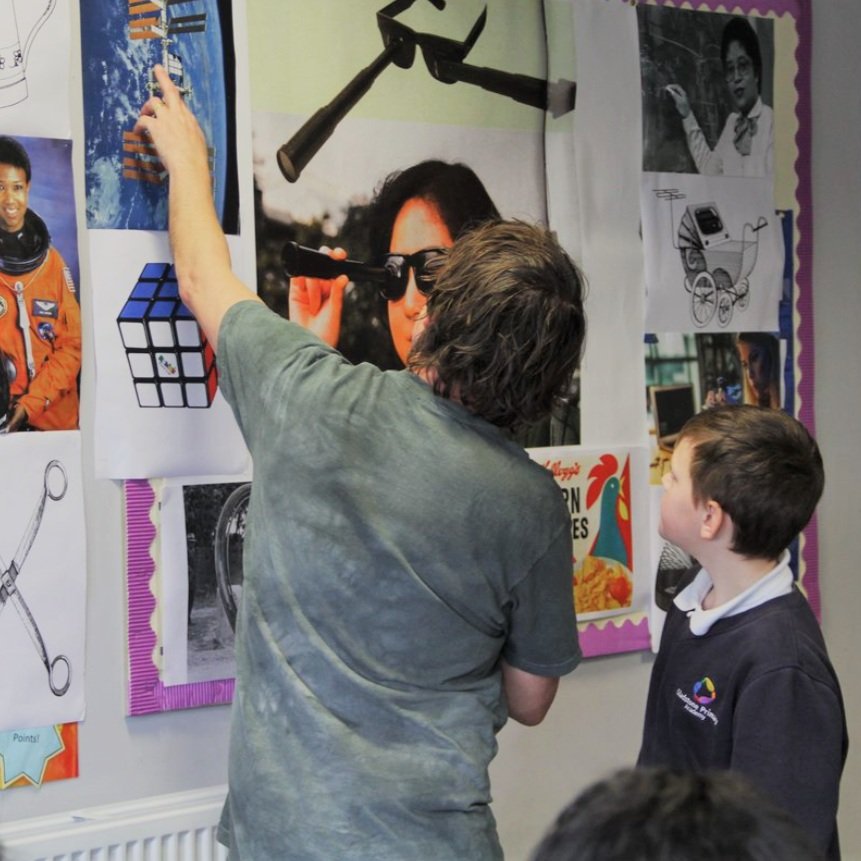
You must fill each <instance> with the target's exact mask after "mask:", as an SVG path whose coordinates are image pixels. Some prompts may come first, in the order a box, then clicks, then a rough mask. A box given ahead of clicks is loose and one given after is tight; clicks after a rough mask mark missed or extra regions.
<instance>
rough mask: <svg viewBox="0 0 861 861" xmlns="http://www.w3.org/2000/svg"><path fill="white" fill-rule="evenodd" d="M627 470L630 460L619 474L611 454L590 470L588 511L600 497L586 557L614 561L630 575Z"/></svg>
mask: <svg viewBox="0 0 861 861" xmlns="http://www.w3.org/2000/svg"><path fill="white" fill-rule="evenodd" d="M630 468H631V463H630V459H626V460H625V466H624V467H623V468H622V471H621V473H619V462H618V461H617V460H616V458H615V457H614V456H613V455H612V454H605V455H602V456H601V460H600V461H599V462H598V463H597V464H596V465H595V466H593V467H592V469H591V470H589V486H588V488H587V490H586V507H587V509H590V508H591V507H592V506H593V505H594V504H595V502H596V500H597V499H598V497H599V496H600V497H601V503H600V507H599V521H598V524H599V525H598V531H597V532H596V533H595V540H594V541H593V542H592V547H591V548H590V549H589V556H600V557H602V558H604V559H613V560H615V561H616V562H621V563H622V564H623V565H624V566H625V567H626V568H627V569H628V570H629V571H630V570H631V565H632V562H633V560H632V553H631V510H630V506H629V504H628V493H629V491H628V488H629V485H630ZM617 473H618V474H617Z"/></svg>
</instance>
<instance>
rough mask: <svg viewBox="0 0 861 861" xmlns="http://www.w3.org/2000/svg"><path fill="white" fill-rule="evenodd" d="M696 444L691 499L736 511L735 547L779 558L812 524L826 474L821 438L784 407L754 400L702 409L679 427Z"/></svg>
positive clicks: (750, 553) (733, 514) (759, 556)
mask: <svg viewBox="0 0 861 861" xmlns="http://www.w3.org/2000/svg"><path fill="white" fill-rule="evenodd" d="M683 439H687V440H688V441H689V442H690V443H691V444H692V445H693V452H692V456H691V484H692V486H693V494H694V501H695V502H697V503H704V502H707V501H708V500H710V499H713V500H714V501H715V502H717V503H718V504H719V505H720V506H721V508H722V509H723V510H724V511H725V512H726V513H727V514H728V515H729V516H730V518H732V522H733V528H734V533H733V544H732V547H731V549H732V550H733V551H734V552H736V553H739V554H741V555H742V556H747V557H750V558H756V559H777V558H778V557H779V556H780V554H781V553H782V552H783V550H785V549H786V547H788V546H789V544H790V543H791V542H792V540H793V539H794V538H795V536H796V535H798V533H799V532H800V531H801V530H802V529H803V528H804V527H805V526H806V525H807V523H808V521H809V520H810V518H811V517H812V516H813V512H814V510H815V509H816V504H817V503H818V502H819V498H820V496H822V489H823V487H824V485H825V474H824V471H823V467H822V455H821V454H820V452H819V447H818V446H817V444H816V441H815V440H814V439H813V437H812V436H811V435H810V433H808V431H807V429H806V428H805V427H804V425H803V424H801V422H799V421H797V420H796V419H794V418H792V417H791V416H789V415H787V414H786V413H785V412H783V411H782V410H775V409H767V408H764V407H754V406H749V405H734V406H721V407H715V408H714V409H707V410H703V411H702V412H700V413H697V415H695V416H694V417H693V418H692V419H690V420H689V421H688V422H687V423H686V424H685V426H684V427H683V428H682V431H681V433H680V434H679V440H680V441H681V440H683Z"/></svg>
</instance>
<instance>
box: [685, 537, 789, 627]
mask: <svg viewBox="0 0 861 861" xmlns="http://www.w3.org/2000/svg"><path fill="white" fill-rule="evenodd" d="M792 582H793V577H792V569H791V568H790V567H789V551H788V550H784V551H783V554H782V555H781V557H780V561H779V562H778V563H777V565H776V566H775V567H774V568H772V569H771V571H769V572H768V574H766V575H765V576H763V577H760V578H759V580H757V581H756V583H754V584H753V585H752V586H749V587H748V588H747V589H745V590H744V592H741V593H739V594H738V595H736V596H735V598H732V599H731V600H729V601H726V602H725V603H723V604H720V605H719V606H717V607H713V608H712V609H711V610H704V609H703V600H704V599H705V597H706V595H707V594H708V593H709V590H710V589H711V588H712V578H711V577H710V576H709V573H708V571H706V569H705V568H700V570H699V572H698V573H697V576H696V577H694V579H693V581H692V582H691V583H689V584H688V585H687V586H686V587H685V588H684V589H682V591H681V592H679V594H678V595H676V597H675V598H674V599H673V603H674V604H675V605H676V607H678V608H679V609H680V610H681V611H682V612H683V613H687V615H688V620H689V623H690V626H691V633H692V634H694V636H697V637H701V636H702V635H703V634H706V633H708V631H709V629H710V628H711V626H712V625H714V623H715V622H717V620H718V619H723V618H724V617H726V616H735V615H737V614H738V613H743V612H744V611H745V610H752V609H753V608H754V607H758V606H759V605H760V604H764V603H765V602H766V601H770V600H771V599H772V598H779V597H780V596H781V595H788V594H789V593H790V592H791V591H792Z"/></svg>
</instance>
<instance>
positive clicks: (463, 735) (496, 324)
mask: <svg viewBox="0 0 861 861" xmlns="http://www.w3.org/2000/svg"><path fill="white" fill-rule="evenodd" d="M156 76H157V79H158V81H159V84H160V86H161V88H162V98H158V97H154V98H152V99H150V100H149V101H148V102H147V103H146V105H144V107H143V109H142V111H141V117H140V119H139V120H138V130H139V131H145V132H147V133H148V134H149V135H150V136H151V138H152V140H153V142H154V144H155V145H156V147H157V149H158V151H159V154H160V156H161V158H162V160H163V162H164V164H165V167H166V168H167V170H168V171H169V173H170V236H171V243H172V247H173V252H174V259H175V264H176V270H177V275H178V278H179V284H180V290H181V294H182V298H183V301H184V302H185V303H186V304H187V305H188V307H189V308H190V309H191V311H192V312H193V313H194V315H195V317H196V318H197V320H198V322H199V323H200V325H201V327H202V329H203V331H204V333H205V334H206V336H207V338H208V339H209V341H210V343H212V344H215V345H216V346H217V354H218V358H219V363H220V367H221V372H222V374H221V377H222V389H223V392H224V395H225V397H226V398H227V400H228V402H229V403H230V405H231V407H232V408H233V411H234V414H235V416H236V418H237V421H238V423H239V425H240V428H241V430H242V432H243V435H244V438H245V440H246V442H247V444H248V447H249V450H250V451H251V454H252V457H253V460H254V470H255V478H254V482H253V486H252V499H251V509H250V513H249V531H248V534H247V535H246V545H245V554H246V555H245V563H244V568H245V580H244V589H243V597H242V605H241V608H240V613H239V620H238V625H237V688H236V697H235V702H234V708H233V720H232V727H231V742H230V778H229V797H228V800H227V802H226V804H225V810H224V815H223V818H222V829H221V832H220V838H221V839H222V840H223V841H224V842H225V843H227V844H228V845H229V846H230V851H231V856H230V857H231V859H233V861H236V859H268V858H278V859H303V861H308V859H321V861H323V859H325V861H331V859H336V858H337V859H339V861H340V859H367V861H371V859H373V861H399V859H408V858H409V859H413V858H415V859H423V861H424V859H429V861H430V859H434V861H435V859H451V861H456V859H470V861H473V859H478V861H482V859H486V861H496V859H500V858H501V857H502V852H501V848H500V846H499V841H498V838H497V836H496V828H495V823H494V821H493V816H492V815H491V813H490V808H489V803H490V789H489V784H488V776H487V768H488V764H489V762H490V760H491V759H492V757H493V756H494V754H495V752H496V741H495V734H496V732H497V731H498V730H499V729H500V727H501V726H502V725H503V723H504V722H505V720H506V718H507V717H509V716H510V717H513V718H514V719H515V720H518V721H520V722H522V723H525V724H528V725H533V724H536V723H538V722H540V721H541V720H542V719H543V718H544V715H545V714H546V712H547V710H548V708H549V707H550V705H551V703H552V701H553V698H554V696H555V693H556V688H557V684H558V679H559V676H561V675H563V674H564V673H567V672H570V671H571V670H573V669H574V667H575V666H576V665H577V663H578V662H579V660H580V650H579V647H578V644H577V633H576V626H575V619H574V610H573V601H572V594H571V538H570V525H569V518H568V515H567V512H566V509H565V506H564V504H563V502H562V498H561V495H560V494H559V492H558V489H557V487H556V485H555V483H554V481H553V479H552V477H551V476H550V475H549V473H547V472H546V471H545V470H543V469H542V468H541V467H539V466H538V465H536V464H535V463H533V462H532V461H531V460H530V459H529V458H528V457H527V456H526V454H525V452H524V451H523V450H522V449H521V448H519V447H518V446H517V445H515V444H514V443H513V442H512V441H511V440H510V438H509V434H508V431H509V430H510V429H511V428H513V427H516V426H518V425H520V424H522V423H526V422H530V421H534V420H536V419H538V418H540V417H541V416H543V415H545V414H546V413H547V412H548V411H549V409H550V406H551V403H552V400H553V398H554V396H556V395H557V394H558V393H559V392H560V390H562V389H563V387H564V386H565V385H566V384H567V381H568V379H569V378H570V375H571V373H572V371H573V369H574V367H575V366H576V364H577V362H578V360H579V357H580V352H581V346H582V340H583V336H584V327H585V323H584V317H583V308H582V285H581V278H580V275H579V272H578V271H577V269H576V267H575V266H574V265H573V264H572V262H571V261H570V260H569V258H568V257H567V255H566V254H565V253H564V251H562V249H561V248H560V247H559V245H558V243H557V242H556V241H555V239H554V238H553V237H552V235H551V234H550V233H549V232H548V231H546V230H544V229H542V228H538V227H533V226H530V225H526V224H524V223H522V222H503V221H497V222H491V223H487V224H485V225H482V226H479V227H477V228H475V229H474V230H473V231H471V232H470V233H468V234H467V235H466V236H465V237H463V238H462V239H459V240H458V241H457V242H455V243H454V246H453V247H452V248H451V250H450V251H448V252H447V253H446V254H444V255H440V257H441V258H442V259H439V260H437V265H438V271H434V272H433V273H432V275H433V279H432V280H433V289H432V291H431V292H430V296H429V297H428V303H427V313H426V314H425V315H423V316H422V318H421V319H420V320H417V322H416V326H415V329H414V333H413V348H412V352H411V354H410V357H409V362H408V368H407V370H405V371H397V372H384V371H381V370H379V369H377V368H374V367H372V366H369V365H360V366H353V365H351V364H350V363H349V362H347V361H346V360H345V359H344V358H343V357H342V356H340V354H338V353H337V351H335V350H334V349H332V348H331V347H328V346H326V345H325V344H323V343H322V342H321V341H320V340H318V339H317V338H316V337H315V336H314V335H312V334H311V333H309V332H308V331H306V330H304V329H302V328H301V327H299V326H297V325H295V324H293V323H290V322H288V321H285V320H283V319H281V318H279V317H278V316H277V315H275V314H274V313H272V312H271V311H269V310H268V309H266V308H265V307H264V306H263V304H262V303H261V302H260V301H259V300H258V299H257V297H255V296H254V295H253V294H252V293H251V292H250V291H249V290H248V289H247V288H246V287H245V286H244V285H243V284H242V283H241V282H240V281H239V280H238V279H237V278H236V277H235V276H234V275H233V274H232V272H231V270H230V260H229V255H228V252H227V246H226V243H225V240H224V237H223V234H222V232H221V229H220V227H219V226H218V221H217V218H216V216H215V212H214V209H213V206H212V202H211V195H210V184H209V176H208V172H207V166H206V151H205V144H204V141H203V136H202V134H201V132H200V129H199V127H198V125H197V123H196V121H195V119H194V117H193V116H192V114H191V113H190V112H189V111H188V109H187V108H186V107H185V105H184V103H183V101H182V99H181V97H180V95H179V93H178V91H177V90H176V88H175V87H174V86H173V85H172V84H171V83H170V81H169V79H168V77H167V75H166V74H165V72H164V70H162V69H161V68H159V67H157V68H156ZM416 210H421V206H420V205H418V206H417V207H416ZM421 217H424V216H423V215H422V214H421V213H419V218H421ZM421 250H422V249H413V250H412V251H411V252H410V254H411V255H412V254H414V253H415V254H417V253H418V252H420V251H421ZM336 256H337V253H336ZM408 262H409V261H408ZM417 265H418V263H417V258H411V262H410V265H404V266H403V271H402V272H401V275H400V277H402V278H403V279H404V280H405V281H408V282H409V283H410V284H412V283H414V279H415V278H416V272H415V268H416V266H417ZM428 274H429V273H428V272H427V271H426V272H425V273H424V279H425V280H424V283H423V287H424V288H425V289H429V288H428ZM326 290H328V291H329V292H330V293H332V292H334V291H338V290H343V284H342V283H338V282H337V281H336V282H333V283H331V284H330V285H328V286H327V287H326ZM327 298H329V297H328V296H324V297H323V299H324V300H326V299H327Z"/></svg>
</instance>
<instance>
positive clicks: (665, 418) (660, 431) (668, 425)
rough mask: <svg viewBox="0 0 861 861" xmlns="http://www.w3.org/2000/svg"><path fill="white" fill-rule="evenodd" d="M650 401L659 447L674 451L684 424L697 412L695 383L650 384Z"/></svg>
mask: <svg viewBox="0 0 861 861" xmlns="http://www.w3.org/2000/svg"><path fill="white" fill-rule="evenodd" d="M649 403H650V407H651V411H652V418H653V419H654V422H655V438H656V440H657V443H658V447H659V448H662V449H664V451H672V450H673V446H674V445H675V444H676V440H677V439H678V436H679V431H680V430H681V429H682V426H683V425H684V423H685V422H686V421H687V420H688V419H689V418H691V416H693V415H694V413H695V412H696V402H695V400H694V387H693V384H692V383H683V384H680V385H673V386H649Z"/></svg>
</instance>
